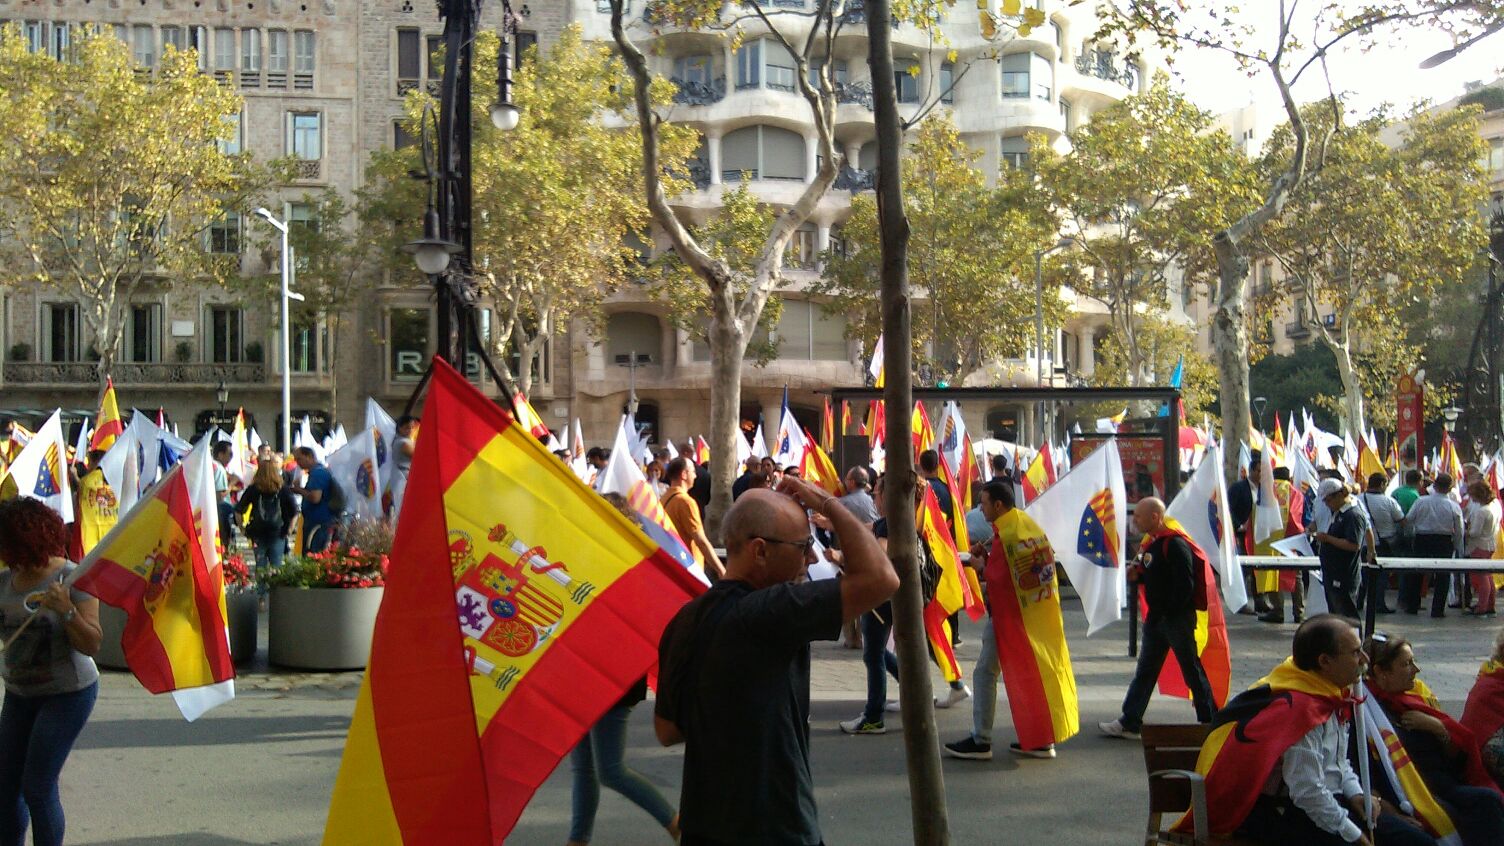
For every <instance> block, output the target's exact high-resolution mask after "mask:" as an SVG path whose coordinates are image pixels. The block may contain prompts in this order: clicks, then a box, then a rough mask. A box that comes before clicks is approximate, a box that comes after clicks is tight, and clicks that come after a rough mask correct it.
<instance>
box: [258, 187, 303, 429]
mask: <svg viewBox="0 0 1504 846" xmlns="http://www.w3.org/2000/svg"><path fill="white" fill-rule="evenodd" d="M256 214H258V215H260V216H261V217H263V218H265V219H266V222H267V223H270V224H271V225H272V228H274V229H276V230H277V231H278V232H280V233H282V451H283V452H286V451H288V450H289V449H292V320H291V313H292V309H291V308H290V307H289V306H288V300H297V301H298V302H302V301H303V295H302V294H299V293H298V292H296V291H294V290H292V279H293V264H292V245H291V244H289V243H288V241H287V233H288V231H289V230H288V227H287V221H284V220H278V219H276V218H275V217H272V213H271V212H269V211H267V210H266V209H264V208H259V209H256Z"/></svg>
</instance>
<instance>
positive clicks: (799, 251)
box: [783, 224, 820, 269]
mask: <svg viewBox="0 0 1504 846" xmlns="http://www.w3.org/2000/svg"><path fill="white" fill-rule="evenodd" d="M818 237H819V233H818V232H817V231H816V229H815V227H814V226H812V225H810V224H805V225H803V226H801V227H799V228H798V229H796V230H794V237H792V238H790V239H789V245H788V247H786V248H785V249H784V251H783V263H784V266H785V267H790V268H804V269H814V267H815V264H816V262H818V261H819V258H820V251H819V250H818V249H816V247H815V244H816V241H817V240H818Z"/></svg>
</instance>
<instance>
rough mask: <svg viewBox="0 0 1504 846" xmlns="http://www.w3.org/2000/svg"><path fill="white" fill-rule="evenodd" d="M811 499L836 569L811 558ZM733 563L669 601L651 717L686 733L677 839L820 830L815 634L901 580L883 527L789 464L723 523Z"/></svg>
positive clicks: (815, 836)
mask: <svg viewBox="0 0 1504 846" xmlns="http://www.w3.org/2000/svg"><path fill="white" fill-rule="evenodd" d="M806 509H808V511H812V512H817V513H819V514H823V515H824V516H825V517H826V518H828V519H829V520H830V523H831V528H832V529H833V530H834V531H835V534H836V538H837V539H838V540H839V542H840V545H841V551H842V553H843V560H842V564H843V574H842V576H841V578H839V579H827V580H822V581H815V582H810V581H805V579H804V577H805V573H806V570H807V569H808V567H809V565H810V564H812V563H814V562H815V555H814V551H813V545H814V541H813V539H812V538H811V537H810V523H809V515H808V514H807V513H806ZM721 534H722V537H723V538H724V540H725V543H726V552H727V556H726V575H725V577H724V578H723V579H722V580H721V581H719V582H717V583H716V584H715V586H713V587H712V588H710V590H708V591H706V592H705V593H704V594H702V595H701V596H700V597H698V598H697V599H695V600H694V601H692V602H690V603H688V604H687V605H685V606H684V608H683V609H681V610H680V611H679V613H678V614H677V615H675V617H674V619H673V620H672V621H671V622H670V623H669V625H668V627H667V628H666V629H665V630H664V632H663V638H662V640H661V641H660V642H659V645H658V663H659V675H658V699H657V703H656V705H655V707H654V728H655V730H656V731H657V735H658V740H659V741H660V742H661V743H663V745H665V746H672V745H674V744H676V743H681V742H682V743H684V744H685V748H684V777H683V785H684V786H683V793H682V796H681V798H680V803H679V814H680V821H679V822H680V829H681V830H682V832H683V835H682V839H681V841H680V842H681V843H682V844H684V846H696V844H700V845H701V846H703V845H704V844H730V843H758V844H790V846H795V845H796V844H797V846H815V844H819V843H821V842H822V841H821V837H820V826H819V816H818V813H817V812H816V809H815V796H814V783H813V780H812V779H811V777H810V769H809V667H810V650H809V644H810V642H811V641H814V640H835V639H836V638H838V637H840V636H841V626H842V624H843V623H846V622H850V621H852V620H854V619H856V618H857V617H858V616H860V615H861V614H862V613H864V612H866V611H869V610H871V609H872V608H875V607H877V606H878V605H879V604H881V603H882V602H883V601H884V600H886V599H887V598H888V597H890V596H892V595H893V592H894V591H896V590H897V589H898V575H897V574H896V573H894V572H893V566H892V565H891V564H890V563H889V562H888V559H887V558H886V557H885V556H884V555H883V553H882V550H881V548H880V547H879V546H878V544H877V539H876V538H874V537H873V535H872V533H871V532H870V531H868V530H867V527H866V526H864V525H863V524H862V523H861V522H860V521H859V520H858V519H857V518H856V517H855V516H853V515H852V514H851V512H849V511H847V510H846V509H845V508H843V507H841V506H840V504H839V503H837V502H836V500H835V497H833V496H831V495H830V494H829V493H827V492H825V491H824V490H822V489H820V488H819V487H817V486H815V485H812V484H810V483H808V482H806V481H804V480H802V479H799V478H795V477H785V478H784V479H783V481H782V482H781V483H780V484H779V486H778V489H777V490H776V491H772V490H749V491H747V492H746V493H745V494H743V495H742V497H741V498H740V499H738V500H737V501H736V503H735V504H734V505H732V506H731V509H730V510H729V511H727V512H726V516H725V518H724V519H723V520H722V523H721Z"/></svg>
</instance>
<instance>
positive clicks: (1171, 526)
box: [1139, 517, 1232, 710]
mask: <svg viewBox="0 0 1504 846" xmlns="http://www.w3.org/2000/svg"><path fill="white" fill-rule="evenodd" d="M1167 534H1168V535H1176V536H1178V537H1180V538H1181V539H1183V540H1184V541H1185V542H1186V543H1187V544H1188V545H1189V546H1190V547H1191V566H1192V568H1194V569H1193V574H1194V576H1195V602H1196V655H1197V656H1198V657H1200V659H1201V668H1202V669H1203V670H1205V671H1206V680H1207V681H1208V682H1210V683H1211V687H1212V698H1213V699H1215V700H1216V701H1215V702H1213V703H1212V710H1216V709H1217V707H1218V706H1219V705H1221V704H1222V703H1224V702H1226V701H1227V696H1228V694H1229V693H1231V692H1232V651H1231V650H1230V649H1229V648H1228V643H1227V618H1226V617H1225V616H1224V615H1223V613H1222V599H1221V597H1219V596H1218V595H1217V577H1216V576H1215V575H1213V574H1212V565H1211V559H1209V558H1207V557H1206V551H1205V550H1203V549H1202V548H1201V545H1200V544H1198V543H1196V541H1195V540H1194V539H1192V538H1191V536H1190V534H1189V533H1187V532H1186V530H1185V526H1183V525H1181V523H1180V521H1179V520H1176V519H1175V518H1174V517H1166V518H1165V525H1164V528H1163V529H1162V530H1161V531H1159V532H1156V533H1154V534H1153V535H1146V536H1145V537H1144V539H1143V542H1142V546H1143V547H1144V548H1147V547H1148V546H1149V545H1150V544H1153V543H1154V542H1155V541H1157V540H1159V539H1160V538H1162V537H1164V536H1165V535H1167ZM1139 610H1140V611H1141V612H1142V615H1143V616H1144V617H1148V616H1149V600H1148V599H1147V598H1146V597H1145V596H1144V594H1143V593H1142V592H1140V593H1139ZM1159 692H1160V693H1163V694H1164V695H1166V696H1176V697H1179V698H1181V699H1190V698H1191V689H1190V688H1189V687H1187V686H1186V683H1185V677H1184V676H1183V675H1182V673H1181V671H1180V662H1179V661H1177V660H1176V659H1175V656H1174V655H1173V654H1171V655H1166V656H1165V663H1164V667H1163V668H1161V669H1160V672H1159Z"/></svg>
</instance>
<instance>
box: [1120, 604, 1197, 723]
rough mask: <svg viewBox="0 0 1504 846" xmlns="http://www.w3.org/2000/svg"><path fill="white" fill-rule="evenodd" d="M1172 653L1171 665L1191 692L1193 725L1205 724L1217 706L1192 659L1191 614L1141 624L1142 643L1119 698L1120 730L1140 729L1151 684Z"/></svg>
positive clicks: (1193, 622) (1193, 621)
mask: <svg viewBox="0 0 1504 846" xmlns="http://www.w3.org/2000/svg"><path fill="white" fill-rule="evenodd" d="M1171 652H1173V653H1175V663H1177V664H1179V665H1180V676H1181V678H1183V679H1185V686H1186V688H1187V689H1188V690H1190V692H1191V701H1192V702H1194V703H1195V706H1196V722H1198V723H1209V722H1211V721H1212V712H1213V711H1215V710H1217V704H1216V702H1215V701H1214V700H1213V698H1212V686H1211V683H1210V682H1208V681H1207V679H1206V670H1205V669H1204V668H1203V667H1202V666H1201V659H1200V658H1199V657H1198V656H1197V655H1196V618H1195V616H1194V614H1184V615H1181V616H1178V617H1160V618H1157V619H1149V620H1145V621H1144V641H1143V643H1142V644H1140V645H1139V651H1138V668H1137V669H1135V670H1134V671H1133V681H1132V682H1130V683H1129V684H1128V695H1127V696H1125V697H1124V698H1123V716H1122V723H1123V728H1125V729H1128V730H1129V731H1138V730H1139V729H1140V728H1143V725H1144V709H1146V708H1148V707H1149V697H1150V696H1151V695H1153V693H1154V684H1155V682H1157V681H1158V680H1159V673H1160V670H1161V669H1163V668H1164V666H1165V657H1166V656H1167V655H1168V654H1169V653H1171Z"/></svg>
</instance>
